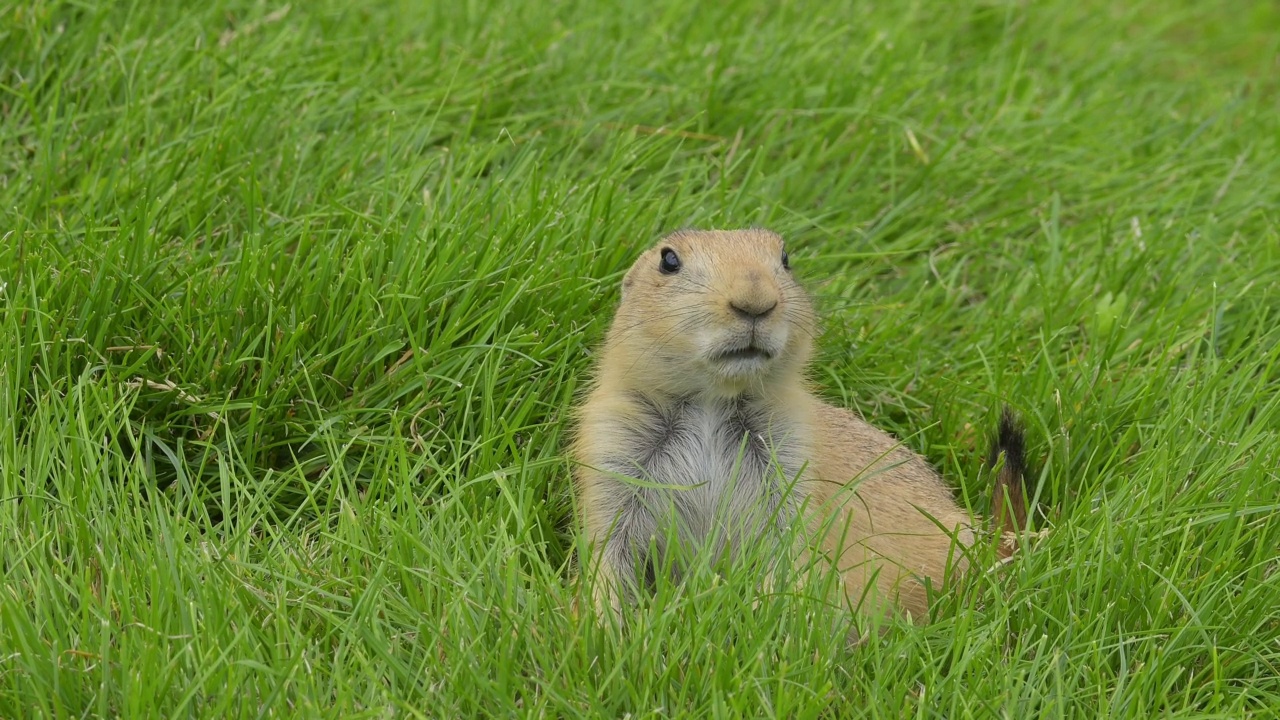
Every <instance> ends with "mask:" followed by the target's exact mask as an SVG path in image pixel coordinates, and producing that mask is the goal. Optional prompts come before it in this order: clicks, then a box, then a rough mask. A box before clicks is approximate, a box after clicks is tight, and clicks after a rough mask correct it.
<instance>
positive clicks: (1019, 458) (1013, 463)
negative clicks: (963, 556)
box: [987, 407, 1027, 557]
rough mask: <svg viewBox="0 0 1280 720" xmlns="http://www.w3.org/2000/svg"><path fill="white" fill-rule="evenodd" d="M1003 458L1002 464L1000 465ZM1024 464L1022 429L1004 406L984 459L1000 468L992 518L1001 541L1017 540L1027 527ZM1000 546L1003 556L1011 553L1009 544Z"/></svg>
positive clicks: (1003, 543) (1011, 548)
mask: <svg viewBox="0 0 1280 720" xmlns="http://www.w3.org/2000/svg"><path fill="white" fill-rule="evenodd" d="M1002 455H1003V456H1004V463H1003V464H1001V463H1000V456H1002ZM1026 462H1027V458H1026V441H1025V439H1024V437H1023V432H1022V426H1021V425H1020V424H1019V422H1018V419H1017V417H1015V416H1014V414H1013V411H1012V410H1010V409H1009V408H1008V407H1005V408H1004V409H1003V411H1002V412H1001V413H1000V426H999V428H998V429H997V431H996V437H995V439H994V440H993V441H992V443H991V454H990V455H988V456H987V463H988V465H989V466H990V467H991V468H993V469H994V468H995V467H996V466H997V465H1000V472H999V474H997V475H996V483H995V488H994V490H993V492H992V494H991V517H993V518H994V519H995V525H996V527H997V528H998V529H999V532H1000V534H1001V535H1002V536H1003V537H1004V538H1011V537H1016V535H1017V533H1018V532H1020V531H1021V530H1023V529H1024V528H1026V527H1027V488H1026V480H1025V478H1026V475H1027V465H1026ZM1008 533H1013V535H1012V536H1010V535H1008ZM999 547H1000V554H1001V555H1002V556H1004V557H1008V556H1009V555H1012V554H1013V550H1014V544H1013V543H1012V542H1006V541H1004V540H1002V541H1001V542H1000V546H999Z"/></svg>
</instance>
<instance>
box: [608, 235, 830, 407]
mask: <svg viewBox="0 0 1280 720" xmlns="http://www.w3.org/2000/svg"><path fill="white" fill-rule="evenodd" d="M813 333H814V317H813V307H812V305H811V304H810V302H809V298H808V295H806V294H805V292H804V290H803V289H802V288H801V287H800V286H799V285H798V284H797V283H796V281H795V279H794V278H793V277H792V274H791V267H790V264H789V262H788V258H787V253H786V248H785V247H784V245H783V241H782V238H781V237H779V236H778V235H776V234H774V233H772V232H769V231H767V230H727V231H681V232H677V233H674V234H672V235H669V236H667V237H665V238H663V239H662V240H661V241H660V242H658V243H657V244H656V245H654V246H653V247H652V248H650V249H649V250H647V251H645V252H644V253H643V254H642V255H640V258H639V259H638V260H636V262H635V264H634V265H632V266H631V269H630V270H629V271H628V272H627V275H626V277H625V278H624V279H623V281H622V303H621V305H620V306H619V308H618V312H617V315H616V316H615V317H614V322H613V326H612V328H611V329H610V331H609V341H608V351H607V353H606V356H605V371H606V373H607V374H610V375H611V376H612V379H613V380H615V381H618V382H622V383H624V384H626V385H628V386H631V387H634V388H636V389H640V390H660V391H665V392H668V393H671V394H677V395H689V394H702V393H705V394H710V395H716V396H722V397H735V396H737V395H740V394H742V393H743V392H745V391H747V390H750V389H753V388H754V389H761V390H762V389H765V388H767V387H769V386H770V384H776V383H777V382H779V381H781V382H784V383H785V382H788V381H796V382H798V381H799V380H800V378H801V373H802V370H803V367H804V364H805V363H806V362H807V361H808V359H809V355H810V352H811V350H812V336H813Z"/></svg>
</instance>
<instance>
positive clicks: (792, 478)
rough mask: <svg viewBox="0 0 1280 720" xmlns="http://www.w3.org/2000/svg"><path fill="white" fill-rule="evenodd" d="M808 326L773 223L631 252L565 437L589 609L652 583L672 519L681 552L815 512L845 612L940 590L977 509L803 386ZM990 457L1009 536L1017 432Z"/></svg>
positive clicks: (1005, 431) (921, 603) (1015, 498)
mask: <svg viewBox="0 0 1280 720" xmlns="http://www.w3.org/2000/svg"><path fill="white" fill-rule="evenodd" d="M816 329H817V328H816V322H815V316H814V311H813V307H812V305H811V304H810V301H809V298H808V296H807V294H806V293H805V291H804V290H803V289H802V288H801V287H800V285H799V284H797V282H796V281H795V279H794V278H793V277H792V274H791V269H790V265H789V262H788V257H787V253H786V250H785V248H784V245H783V240H782V238H780V237H779V236H778V235H776V234H774V233H772V232H768V231H765V230H734V231H682V232H677V233H675V234H672V235H669V236H668V237H666V238H664V239H663V240H661V241H660V242H659V243H657V244H656V245H655V246H653V247H652V248H650V249H649V250H647V251H646V252H644V253H643V254H642V255H641V256H640V257H639V259H638V260H636V262H635V264H634V265H633V266H632V267H631V269H630V270H629V271H628V272H627V274H626V276H625V278H624V279H623V281H622V301H621V303H620V305H619V307H618V310H617V313H616V315H615V317H614V320H613V324H612V326H611V327H610V329H609V332H608V335H607V337H606V340H605V342H604V344H603V347H602V349H601V352H600V354H599V359H598V364H597V367H596V370H595V376H594V384H593V385H592V387H591V389H590V391H589V394H588V395H587V397H586V398H585V400H584V401H583V402H582V403H581V405H580V406H579V407H578V414H577V422H578V425H577V430H576V434H575V437H574V440H573V444H572V448H571V453H572V455H573V458H574V460H575V464H576V470H575V474H576V481H577V482H576V490H577V497H578V507H579V510H580V513H581V520H582V522H583V525H584V526H585V528H584V529H585V532H586V533H587V536H588V540H589V542H590V544H591V547H592V551H591V554H590V557H589V558H587V560H588V561H589V563H588V564H590V565H591V566H592V569H594V570H596V571H597V572H598V575H597V576H596V585H595V588H596V597H595V600H596V605H597V608H598V609H599V610H600V611H602V612H608V611H610V610H613V611H616V610H617V609H619V608H620V606H621V603H622V602H623V601H624V600H626V599H627V598H628V597H633V596H634V595H635V593H636V592H637V591H638V590H639V589H640V588H642V587H643V586H644V585H646V584H648V583H651V582H653V580H654V577H655V573H656V572H657V570H656V568H660V567H663V566H664V565H663V563H662V562H661V557H658V558H655V557H653V556H652V553H651V549H652V550H656V552H657V553H658V554H659V555H661V554H663V553H664V552H665V551H666V548H665V547H664V540H663V538H664V537H670V536H669V535H667V534H666V530H667V529H668V527H669V525H668V524H670V523H674V537H675V538H676V539H677V540H678V541H679V542H680V543H681V546H682V548H683V547H685V546H686V545H688V546H692V547H694V548H695V549H696V550H697V551H699V552H712V553H716V554H720V553H723V552H729V553H733V552H734V551H735V549H736V548H737V547H739V546H740V544H741V543H744V542H771V541H772V538H771V535H772V534H773V532H774V530H775V529H783V528H786V527H788V526H790V525H791V524H792V523H796V522H803V523H805V526H806V527H814V528H817V527H819V525H821V524H822V523H825V527H824V528H823V529H821V530H820V531H819V532H820V534H821V537H820V538H819V540H818V542H819V544H820V547H821V550H822V554H823V555H824V556H825V557H827V558H830V559H831V560H832V561H833V562H834V563H835V566H836V570H837V571H838V572H839V574H840V579H841V582H842V583H843V585H844V590H845V593H846V595H847V597H848V599H849V601H850V604H851V605H852V606H857V607H860V608H861V609H862V610H863V611H869V612H876V613H881V612H891V611H893V610H894V608H896V609H898V610H901V611H906V612H907V613H910V615H911V616H912V617H914V618H917V619H919V618H922V617H924V616H925V614H926V611H927V597H926V590H925V581H926V580H927V581H929V582H931V583H932V584H933V585H934V586H935V587H937V586H938V585H940V584H941V582H942V580H943V576H944V573H945V571H946V568H947V563H948V561H949V560H952V559H954V558H956V557H957V556H958V555H960V554H961V553H960V552H959V549H957V548H955V547H953V537H954V539H955V540H958V541H959V542H960V543H961V544H963V545H971V544H973V542H974V541H975V530H974V527H975V519H974V518H972V517H970V516H969V514H968V513H966V512H965V511H964V510H963V509H962V508H961V507H960V506H959V505H958V504H957V503H956V501H955V499H954V497H953V496H952V493H951V491H950V490H949V489H948V488H947V486H946V485H945V484H944V483H943V482H942V480H941V478H940V477H939V476H938V474H937V472H935V471H934V470H933V468H932V467H930V466H929V464H928V463H927V462H926V461H925V460H924V459H923V458H921V457H920V456H919V455H917V454H915V453H913V452H911V451H910V450H908V449H907V448H905V447H903V446H902V445H901V444H900V443H899V442H898V441H897V440H895V439H894V438H893V437H891V436H890V435H889V434H887V433H885V432H883V431H881V430H878V429H876V428H874V427H872V426H871V425H869V424H867V423H866V422H864V421H863V420H862V419H860V418H858V417H857V416H855V415H854V414H853V413H851V412H849V411H848V410H845V409H842V408H838V407H834V406H832V405H829V404H826V403H824V402H822V401H821V400H819V399H818V398H817V397H815V396H814V394H813V393H812V392H811V391H810V389H809V387H808V383H807V381H806V379H805V369H806V366H807V364H808V361H809V358H810V355H811V352H812V341H813V337H814V334H815V332H816ZM996 450H1008V451H1009V452H1007V457H1006V462H1005V465H1004V467H1005V472H1003V473H1002V474H1001V477H1000V479H999V481H998V485H999V486H1000V487H999V488H998V491H997V493H996V494H997V496H998V497H1000V498H1001V501H1002V502H1007V503H1008V506H1009V507H1012V508H1013V513H1011V515H1009V516H1007V517H1006V516H1005V515H1003V514H1000V513H999V512H998V515H999V517H1000V518H1001V519H1002V520H1003V524H1004V525H1005V527H1006V529H1013V528H1015V527H1017V526H1018V525H1019V524H1020V523H1021V522H1022V521H1023V519H1024V518H1023V517H1022V516H1023V515H1024V514H1025V511H1024V510H1023V509H1022V508H1023V503H1022V494H1021V488H1020V482H1021V481H1020V478H1019V477H1018V475H1019V464H1020V463H1021V436H1020V434H1019V433H1018V431H1017V430H1016V428H1015V427H1014V426H1013V425H1012V423H1011V422H1009V421H1008V419H1007V418H1006V420H1005V421H1003V422H1002V425H1001V435H1000V439H999V440H998V441H997V447H996ZM993 459H994V458H993ZM955 567H956V568H957V569H959V570H961V571H963V570H964V563H963V560H956V561H955Z"/></svg>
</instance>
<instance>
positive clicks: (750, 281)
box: [729, 270, 778, 320]
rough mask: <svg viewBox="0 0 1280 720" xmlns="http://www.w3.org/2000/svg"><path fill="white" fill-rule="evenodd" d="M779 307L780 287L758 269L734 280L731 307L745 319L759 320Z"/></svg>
mask: <svg viewBox="0 0 1280 720" xmlns="http://www.w3.org/2000/svg"><path fill="white" fill-rule="evenodd" d="M776 307H778V287H777V285H776V284H774V283H773V282H772V281H771V280H769V279H766V277H765V276H764V275H763V274H762V273H760V272H757V271H754V270H753V271H751V272H749V273H746V274H745V275H743V276H742V277H740V278H737V279H735V280H734V282H733V284H732V285H731V286H730V288H729V309H730V310H732V311H733V314H734V315H737V316H738V317H740V318H742V319H743V320H757V319H759V318H763V317H765V316H767V315H768V314H769V313H771V312H773V309H774V308H776Z"/></svg>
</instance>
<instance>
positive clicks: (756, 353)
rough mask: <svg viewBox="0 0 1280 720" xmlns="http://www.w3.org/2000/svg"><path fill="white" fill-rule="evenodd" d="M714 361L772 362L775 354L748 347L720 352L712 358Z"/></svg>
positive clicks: (752, 346)
mask: <svg viewBox="0 0 1280 720" xmlns="http://www.w3.org/2000/svg"><path fill="white" fill-rule="evenodd" d="M712 359H713V360H717V361H720V362H724V361H732V360H771V359H773V353H772V352H769V351H768V350H765V349H764V348H760V347H756V346H754V345H748V346H747V347H741V348H735V349H733V350H724V351H722V352H718V353H716V354H715V355H714V356H713V357H712Z"/></svg>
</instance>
